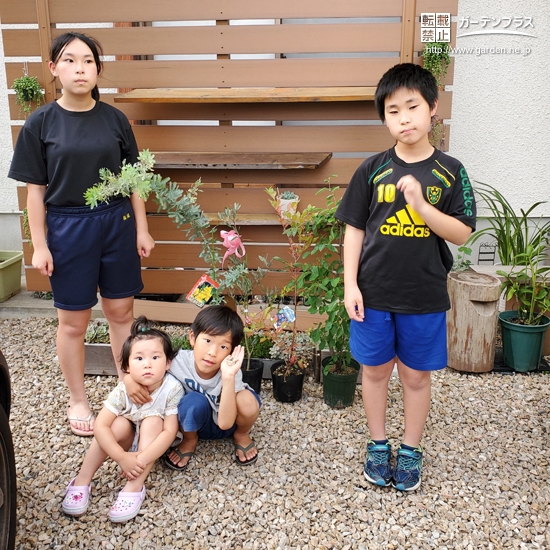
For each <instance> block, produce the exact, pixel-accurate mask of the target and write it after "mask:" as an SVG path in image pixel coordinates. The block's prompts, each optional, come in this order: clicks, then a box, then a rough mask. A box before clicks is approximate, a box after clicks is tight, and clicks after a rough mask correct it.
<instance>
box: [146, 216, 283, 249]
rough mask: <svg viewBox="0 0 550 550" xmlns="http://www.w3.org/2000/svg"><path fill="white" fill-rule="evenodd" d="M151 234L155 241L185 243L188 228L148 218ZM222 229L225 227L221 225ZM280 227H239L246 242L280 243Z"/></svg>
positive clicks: (168, 220) (159, 217)
mask: <svg viewBox="0 0 550 550" xmlns="http://www.w3.org/2000/svg"><path fill="white" fill-rule="evenodd" d="M147 222H148V224H149V233H151V236H152V237H153V239H155V241H185V240H186V239H187V236H186V234H185V229H186V226H182V227H181V228H178V227H177V226H176V224H175V223H174V221H173V220H172V219H171V218H168V217H167V216H155V215H153V216H152V215H149V216H147ZM219 227H220V228H221V227H223V226H222V225H221V224H220V226H219ZM282 234H283V233H282V228H281V226H280V225H242V226H239V235H240V236H241V238H242V239H243V241H245V242H258V243H280V242H282V241H283V236H282Z"/></svg>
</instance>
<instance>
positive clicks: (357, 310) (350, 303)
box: [344, 285, 365, 323]
mask: <svg viewBox="0 0 550 550" xmlns="http://www.w3.org/2000/svg"><path fill="white" fill-rule="evenodd" d="M344 305H345V306H346V311H347V312H348V315H349V318H350V319H352V320H353V321H357V322H359V323H362V322H363V319H364V318H365V309H364V307H363V295H362V294H361V291H360V290H359V287H358V286H357V285H355V286H354V287H352V288H348V287H346V289H345V292H344Z"/></svg>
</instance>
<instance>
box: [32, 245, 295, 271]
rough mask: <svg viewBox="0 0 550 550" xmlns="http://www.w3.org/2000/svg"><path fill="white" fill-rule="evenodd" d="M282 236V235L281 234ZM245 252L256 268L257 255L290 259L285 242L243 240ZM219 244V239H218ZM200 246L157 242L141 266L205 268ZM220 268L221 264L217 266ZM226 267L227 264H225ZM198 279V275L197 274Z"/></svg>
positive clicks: (276, 265)
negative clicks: (270, 242)
mask: <svg viewBox="0 0 550 550" xmlns="http://www.w3.org/2000/svg"><path fill="white" fill-rule="evenodd" d="M281 237H282V235H281ZM243 242H244V245H245V248H246V252H247V254H248V264H247V265H248V267H249V268H250V269H256V268H258V267H261V268H265V264H264V263H263V262H262V261H260V260H259V258H258V256H263V257H267V259H268V260H272V259H273V258H274V257H276V256H277V257H279V258H283V259H284V260H285V261H290V260H291V258H290V255H289V252H288V244H285V243H272V244H266V243H250V242H246V241H243ZM220 244H221V241H220ZM201 249H202V246H201V245H200V244H198V243H188V242H184V243H157V244H156V246H155V248H154V249H153V251H152V252H151V256H150V257H149V258H143V259H142V261H141V265H142V267H152V268H155V267H159V268H176V267H177V268H186V269H191V268H193V269H194V268H198V269H206V268H208V267H209V266H207V265H206V264H205V262H204V260H202V259H201V258H199V254H200V252H201ZM23 252H24V257H23V259H24V264H25V265H26V266H30V265H31V264H32V254H33V250H32V249H31V248H30V246H29V244H28V243H23ZM219 267H220V269H221V265H220V266H219ZM225 267H227V265H226V266H225ZM272 267H273V268H274V269H283V264H281V263H280V262H274V263H273V266H272ZM197 279H198V275H197Z"/></svg>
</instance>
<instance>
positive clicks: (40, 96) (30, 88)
mask: <svg viewBox="0 0 550 550" xmlns="http://www.w3.org/2000/svg"><path fill="white" fill-rule="evenodd" d="M12 88H13V90H14V91H15V104H16V105H19V114H21V112H23V114H24V116H25V118H27V117H28V116H29V114H30V113H31V112H32V110H33V102H34V103H36V107H40V105H42V104H43V103H44V102H45V101H44V92H43V90H42V86H41V85H40V83H39V82H38V78H36V76H29V75H28V74H24V75H23V76H21V77H20V78H16V79H15V80H14V81H13V85H12Z"/></svg>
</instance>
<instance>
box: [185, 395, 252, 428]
mask: <svg viewBox="0 0 550 550" xmlns="http://www.w3.org/2000/svg"><path fill="white" fill-rule="evenodd" d="M242 391H246V390H242ZM248 391H249V392H250V393H252V394H253V395H254V397H255V398H256V399H257V401H258V404H259V405H260V407H261V406H262V400H261V399H260V396H259V395H258V394H257V393H256V392H255V391H254V390H252V389H251V390H248ZM178 422H179V425H180V426H181V428H182V430H183V431H184V432H198V435H199V439H225V438H226V437H231V436H232V435H233V433H234V432H235V430H236V429H237V424H233V426H232V427H231V428H229V429H228V430H222V429H221V428H220V427H219V426H218V425H217V424H216V423H215V422H214V419H213V418H212V407H211V406H210V402H209V400H208V397H206V396H205V395H204V394H202V393H200V392H198V391H192V392H189V393H186V394H185V395H184V396H183V397H182V398H181V399H180V402H179V405H178Z"/></svg>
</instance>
